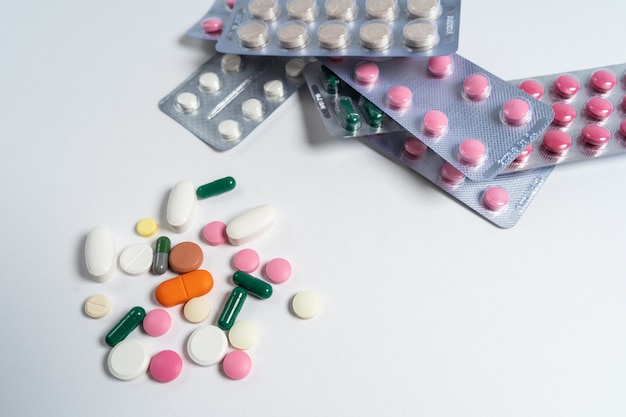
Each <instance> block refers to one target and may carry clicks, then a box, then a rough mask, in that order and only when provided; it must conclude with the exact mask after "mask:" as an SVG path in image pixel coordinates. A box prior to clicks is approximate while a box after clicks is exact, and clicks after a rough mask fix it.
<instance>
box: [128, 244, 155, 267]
mask: <svg viewBox="0 0 626 417" xmlns="http://www.w3.org/2000/svg"><path fill="white" fill-rule="evenodd" d="M153 256H154V251H153V250H152V246H150V245H148V244H147V243H135V244H133V245H130V246H127V247H125V248H124V249H123V250H122V252H121V253H120V268H122V270H123V271H124V272H126V273H127V274H130V275H139V274H144V273H146V272H148V271H149V270H150V267H151V266H152V259H153Z"/></svg>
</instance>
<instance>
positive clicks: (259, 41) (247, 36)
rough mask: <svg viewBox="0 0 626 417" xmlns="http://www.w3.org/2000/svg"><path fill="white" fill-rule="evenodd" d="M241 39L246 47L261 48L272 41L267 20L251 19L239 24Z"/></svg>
mask: <svg viewBox="0 0 626 417" xmlns="http://www.w3.org/2000/svg"><path fill="white" fill-rule="evenodd" d="M237 33H238V34H239V40H240V42H241V46H243V47H244V48H250V49H255V48H261V47H263V46H265V45H267V43H268V42H269V41H270V35H269V29H268V28H267V25H266V24H265V22H262V21H260V20H251V21H249V22H246V23H243V24H242V25H241V26H239V31H238V32H237Z"/></svg>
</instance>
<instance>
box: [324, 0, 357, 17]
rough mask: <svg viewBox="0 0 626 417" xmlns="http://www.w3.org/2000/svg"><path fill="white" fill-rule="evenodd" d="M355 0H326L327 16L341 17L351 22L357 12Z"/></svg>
mask: <svg viewBox="0 0 626 417" xmlns="http://www.w3.org/2000/svg"><path fill="white" fill-rule="evenodd" d="M357 10H358V7H357V4H356V1H355V0H326V16H327V17H328V18H329V19H339V20H343V21H344V22H351V21H353V20H354V18H355V17H356V14H357Z"/></svg>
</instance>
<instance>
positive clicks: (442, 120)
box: [422, 110, 448, 136]
mask: <svg viewBox="0 0 626 417" xmlns="http://www.w3.org/2000/svg"><path fill="white" fill-rule="evenodd" d="M422 126H423V128H424V133H426V134H427V135H429V136H443V135H445V134H446V132H447V131H448V116H446V114H445V113H444V112H441V111H439V110H430V111H428V112H426V114H425V115H424V120H423V121H422Z"/></svg>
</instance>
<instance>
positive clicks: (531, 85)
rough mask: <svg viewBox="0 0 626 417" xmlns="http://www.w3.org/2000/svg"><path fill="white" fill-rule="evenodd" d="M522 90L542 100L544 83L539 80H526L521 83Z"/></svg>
mask: <svg viewBox="0 0 626 417" xmlns="http://www.w3.org/2000/svg"><path fill="white" fill-rule="evenodd" d="M519 88H520V90H522V91H523V92H525V93H526V94H528V95H529V96H531V97H533V98H536V99H537V100H540V99H541V97H543V93H544V90H543V85H542V84H541V83H540V82H539V81H537V80H524V81H522V82H521V84H520V85H519Z"/></svg>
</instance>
